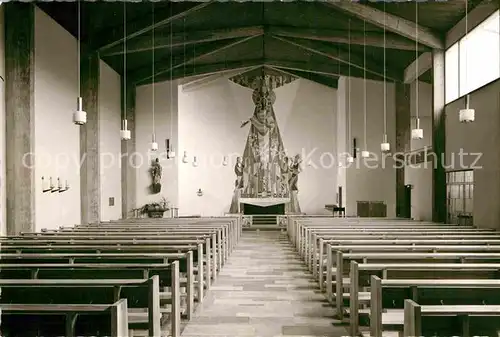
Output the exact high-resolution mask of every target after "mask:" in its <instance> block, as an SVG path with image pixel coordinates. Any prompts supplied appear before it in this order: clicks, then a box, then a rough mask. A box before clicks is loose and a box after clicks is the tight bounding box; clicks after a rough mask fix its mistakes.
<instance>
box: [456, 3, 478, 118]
mask: <svg viewBox="0 0 500 337" xmlns="http://www.w3.org/2000/svg"><path fill="white" fill-rule="evenodd" d="M468 11H469V6H468V0H465V39H467V35H468V34H469V18H468V16H469V13H468ZM467 48H468V46H466V47H465V50H464V58H465V60H464V63H465V64H466V68H467ZM464 76H465V81H464V82H465V83H467V70H465V74H464ZM469 103H470V96H469V95H467V96H466V97H465V109H460V111H459V112H458V118H459V120H460V123H471V122H474V120H475V117H476V111H475V110H474V109H471V108H470V107H469Z"/></svg>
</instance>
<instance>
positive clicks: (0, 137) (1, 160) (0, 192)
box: [0, 6, 7, 236]
mask: <svg viewBox="0 0 500 337" xmlns="http://www.w3.org/2000/svg"><path fill="white" fill-rule="evenodd" d="M3 9H4V7H3V6H0V76H2V78H1V79H0V236H2V235H5V233H6V232H7V221H6V217H7V214H6V213H7V210H6V208H5V205H6V202H7V200H6V194H5V186H6V184H5V161H6V158H5V154H6V149H5V34H4V32H5V30H4V10H3Z"/></svg>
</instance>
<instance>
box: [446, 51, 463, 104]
mask: <svg viewBox="0 0 500 337" xmlns="http://www.w3.org/2000/svg"><path fill="white" fill-rule="evenodd" d="M444 58H445V59H444V61H445V65H444V67H445V71H446V79H445V88H446V93H445V95H446V103H449V102H451V101H454V100H456V99H457V98H458V97H459V96H460V91H459V89H458V81H459V76H458V66H459V61H458V43H456V44H454V45H453V46H451V47H450V49H448V50H447V51H446V53H445V55H444Z"/></svg>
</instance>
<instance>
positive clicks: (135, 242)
mask: <svg viewBox="0 0 500 337" xmlns="http://www.w3.org/2000/svg"><path fill="white" fill-rule="evenodd" d="M183 242H184V243H181V242H179V241H176V240H170V239H168V238H166V239H163V238H161V237H160V238H151V239H149V238H141V239H131V238H128V239H115V240H113V239H111V237H109V238H108V239H106V240H101V239H92V238H84V239H79V240H71V239H69V240H52V239H42V238H39V239H37V240H31V239H21V238H20V239H14V240H4V241H1V245H2V247H3V248H6V249H9V247H15V248H16V252H18V251H21V252H22V251H29V250H30V247H35V246H36V247H38V249H39V250H38V251H37V252H39V251H40V249H41V250H43V248H42V247H44V246H46V247H48V248H50V249H52V252H54V251H57V250H58V247H61V248H59V249H60V250H61V251H63V252H64V250H63V248H62V246H65V247H64V249H68V248H69V249H71V252H90V251H94V252H103V251H115V252H116V249H117V248H119V251H120V253H125V252H126V250H127V248H128V247H136V246H151V251H155V248H154V247H153V246H155V247H156V246H158V247H162V250H161V251H162V252H163V251H168V252H179V253H180V252H187V251H190V250H198V255H197V256H198V257H201V255H202V252H203V250H200V248H199V247H200V244H202V243H204V245H205V249H204V257H206V263H207V273H210V278H207V280H210V279H211V280H212V281H214V280H215V279H216V275H217V274H216V271H218V270H220V268H222V251H221V250H218V249H217V247H216V245H214V244H211V243H212V242H214V237H213V238H212V240H205V241H199V240H183ZM86 246H88V247H86ZM100 247H103V248H102V249H99V248H100ZM108 247H113V248H108ZM4 251H7V250H5V249H4ZM139 251H142V250H139ZM214 256H215V257H216V258H214ZM201 261H203V260H201ZM197 262H198V261H197ZM198 265H201V264H198Z"/></svg>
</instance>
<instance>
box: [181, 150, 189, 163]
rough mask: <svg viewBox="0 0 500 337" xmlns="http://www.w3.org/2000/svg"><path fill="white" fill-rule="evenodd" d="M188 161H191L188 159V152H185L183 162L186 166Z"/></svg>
mask: <svg viewBox="0 0 500 337" xmlns="http://www.w3.org/2000/svg"><path fill="white" fill-rule="evenodd" d="M188 161H189V159H188V155H187V151H184V155H183V156H182V162H183V163H184V164H187V162H188Z"/></svg>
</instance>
